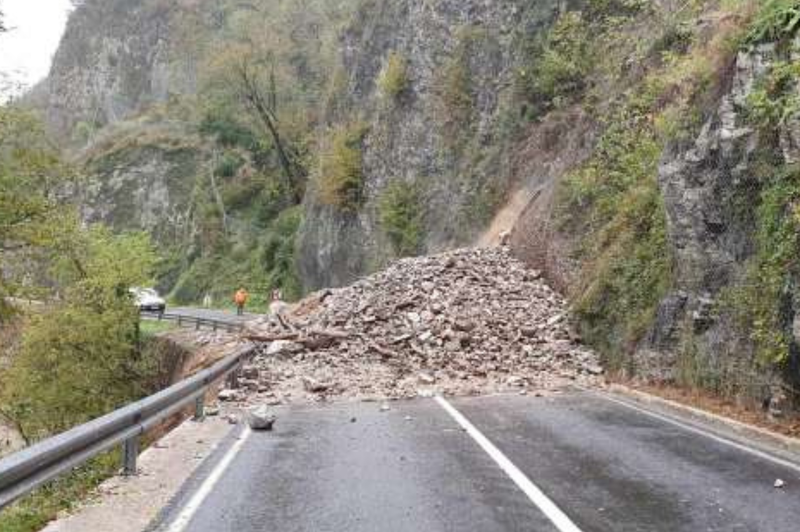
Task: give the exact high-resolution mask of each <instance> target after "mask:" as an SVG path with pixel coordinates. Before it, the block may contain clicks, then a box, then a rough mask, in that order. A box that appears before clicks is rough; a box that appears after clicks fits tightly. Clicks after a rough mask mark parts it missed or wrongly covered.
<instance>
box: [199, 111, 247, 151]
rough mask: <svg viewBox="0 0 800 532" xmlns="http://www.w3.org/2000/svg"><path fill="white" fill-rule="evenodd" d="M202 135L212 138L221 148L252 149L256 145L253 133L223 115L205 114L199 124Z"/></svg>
mask: <svg viewBox="0 0 800 532" xmlns="http://www.w3.org/2000/svg"><path fill="white" fill-rule="evenodd" d="M200 132H201V133H202V134H203V135H207V136H214V137H216V139H217V142H219V143H220V144H221V145H222V146H226V147H231V148H233V147H237V146H238V147H241V148H246V149H252V148H253V147H254V146H256V145H257V144H258V140H257V138H256V136H255V135H254V134H253V132H252V131H251V130H250V129H249V128H247V127H245V126H243V125H241V124H240V123H239V122H237V121H236V120H234V119H233V118H231V117H229V116H227V115H224V114H207V115H206V116H205V117H204V118H203V121H202V122H201V123H200Z"/></svg>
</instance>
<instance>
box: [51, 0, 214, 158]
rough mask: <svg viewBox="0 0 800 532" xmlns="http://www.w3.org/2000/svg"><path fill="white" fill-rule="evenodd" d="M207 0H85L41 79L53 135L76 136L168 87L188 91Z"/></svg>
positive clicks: (209, 20) (161, 97) (205, 27)
mask: <svg viewBox="0 0 800 532" xmlns="http://www.w3.org/2000/svg"><path fill="white" fill-rule="evenodd" d="M208 4H210V3H204V2H199V1H195V0H181V1H178V2H171V1H165V0H136V1H130V0H87V1H86V2H84V3H83V4H82V5H81V6H80V7H78V8H77V9H76V11H75V12H74V13H73V14H72V16H71V17H70V19H69V23H68V25H67V29H66V33H65V35H64V37H63V39H62V42H61V46H60V47H59V49H58V52H57V53H56V55H55V57H54V60H53V68H52V70H51V72H50V76H49V80H48V90H49V95H48V98H47V105H46V110H45V114H46V121H47V124H48V126H49V128H50V130H51V132H52V133H53V134H54V137H55V138H57V139H59V140H61V141H62V142H69V141H74V142H78V143H80V142H82V141H85V137H86V136H87V135H90V134H91V133H92V132H94V131H97V130H99V129H100V128H102V127H104V126H106V125H109V124H114V123H117V122H120V121H122V120H124V119H126V118H130V117H131V116H133V115H135V114H137V113H139V112H141V111H143V110H145V109H146V108H147V107H148V106H149V105H152V104H154V103H159V102H165V101H167V100H168V98H169V97H170V95H174V94H187V93H192V92H194V91H195V90H196V88H197V61H198V60H199V58H200V52H199V50H200V46H201V44H200V43H201V42H202V41H200V40H198V39H201V37H202V36H208V35H209V34H210V33H211V32H212V28H213V24H214V22H213V20H214V16H215V15H214V13H213V11H214V10H213V8H210V7H211V6H209V5H208ZM201 8H203V9H201ZM179 21H180V24H178V22H179ZM192 31H193V32H194V33H193V34H192V33H191V32H192Z"/></svg>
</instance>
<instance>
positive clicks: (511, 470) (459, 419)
mask: <svg viewBox="0 0 800 532" xmlns="http://www.w3.org/2000/svg"><path fill="white" fill-rule="evenodd" d="M434 399H435V400H436V402H437V403H439V406H441V407H442V408H443V409H444V410H445V412H447V413H448V414H450V417H452V418H453V419H454V420H455V421H456V423H458V424H459V425H460V426H461V428H463V429H464V430H465V431H466V432H467V434H469V435H470V436H471V437H472V439H473V440H475V442H476V443H477V444H478V445H479V446H480V447H481V448H482V449H483V450H484V451H486V454H488V455H489V456H490V457H491V458H492V460H494V461H495V462H496V463H497V465H498V466H500V469H502V470H503V472H504V473H505V474H506V475H508V476H509V477H510V478H511V480H513V481H514V483H515V484H516V485H517V487H519V489H521V490H522V491H523V492H524V493H525V495H527V496H528V498H529V499H530V500H531V502H533V504H535V505H536V506H537V508H539V510H541V511H542V513H543V514H544V515H545V516H547V518H548V519H549V520H550V521H551V522H552V523H553V524H554V525H555V527H556V528H557V529H558V530H559V532H581V530H580V528H578V527H577V525H575V523H573V522H572V520H571V519H570V518H569V517H567V514H565V513H564V512H562V511H561V509H560V508H559V507H558V506H556V504H555V503H554V502H553V501H552V500H551V499H550V498H549V497H548V496H547V495H545V494H544V492H543V491H542V490H541V489H539V488H538V487H537V486H536V485H535V484H534V483H533V482H531V480H530V479H529V478H528V477H527V476H525V473H523V472H522V471H520V470H519V468H518V467H517V466H515V465H514V464H513V463H512V462H511V460H509V459H508V458H507V457H506V455H504V454H503V453H502V451H500V449H498V448H497V447H495V445H494V444H493V443H492V442H491V441H489V438H487V437H486V436H484V435H483V434H482V433H481V432H480V431H479V430H478V429H477V428H475V426H474V425H473V424H472V423H470V421H469V420H468V419H467V418H466V417H464V415H463V414H462V413H461V412H459V411H458V410H456V408H455V407H454V406H453V405H451V404H450V403H449V402H448V401H447V400H446V399H445V398H443V397H439V396H437V397H435V398H434Z"/></svg>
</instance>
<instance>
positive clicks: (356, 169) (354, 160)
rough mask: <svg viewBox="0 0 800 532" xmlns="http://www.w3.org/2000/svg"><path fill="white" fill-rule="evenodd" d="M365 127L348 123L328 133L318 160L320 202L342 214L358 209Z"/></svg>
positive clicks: (362, 194) (362, 181) (362, 190)
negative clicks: (326, 143) (326, 144)
mask: <svg viewBox="0 0 800 532" xmlns="http://www.w3.org/2000/svg"><path fill="white" fill-rule="evenodd" d="M366 135H367V127H366V126H365V125H364V124H362V123H358V122H357V123H353V124H348V125H345V126H342V127H339V128H338V129H336V130H334V131H333V132H332V133H331V136H330V139H329V143H328V146H327V148H326V149H325V150H324V151H323V153H322V155H321V158H320V159H321V160H320V169H319V172H320V175H319V178H320V182H319V185H320V187H319V192H320V199H321V201H322V203H324V204H326V205H330V206H333V207H336V208H338V209H339V210H341V211H345V212H354V211H357V210H358V209H359V207H360V206H361V204H362V202H363V200H364V173H363V168H362V165H363V153H362V150H363V143H364V138H365V137H366Z"/></svg>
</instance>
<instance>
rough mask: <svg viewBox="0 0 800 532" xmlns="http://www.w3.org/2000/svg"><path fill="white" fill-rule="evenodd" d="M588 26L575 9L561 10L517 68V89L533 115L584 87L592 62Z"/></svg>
mask: <svg viewBox="0 0 800 532" xmlns="http://www.w3.org/2000/svg"><path fill="white" fill-rule="evenodd" d="M590 35H591V31H590V28H589V26H588V24H587V23H586V22H585V20H584V18H583V15H582V14H581V13H580V12H577V11H570V12H567V13H565V14H563V15H562V16H561V17H560V18H559V19H558V21H557V22H556V24H555V25H554V26H553V28H552V29H551V31H550V33H549V35H548V36H547V38H546V40H545V42H544V43H543V44H534V46H533V51H532V52H531V54H530V55H531V57H530V59H529V66H528V67H525V68H522V69H520V70H519V71H518V72H517V86H518V91H519V92H520V93H521V94H522V96H523V97H524V98H525V99H526V100H527V101H528V102H529V103H530V104H531V105H532V108H533V115H534V117H537V116H540V115H542V114H544V113H545V112H547V111H549V110H550V109H552V108H558V107H561V106H562V105H564V104H565V103H567V102H568V101H569V100H570V99H571V98H573V97H574V96H576V95H577V94H579V93H581V92H582V91H583V89H584V88H585V87H586V82H587V76H588V74H589V71H590V69H591V66H592V55H591V49H590V40H589V36H590Z"/></svg>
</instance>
